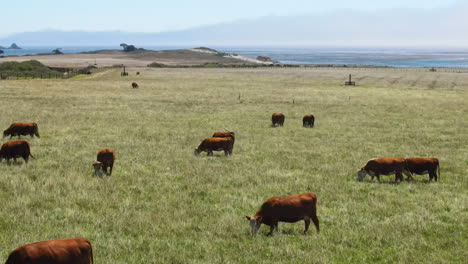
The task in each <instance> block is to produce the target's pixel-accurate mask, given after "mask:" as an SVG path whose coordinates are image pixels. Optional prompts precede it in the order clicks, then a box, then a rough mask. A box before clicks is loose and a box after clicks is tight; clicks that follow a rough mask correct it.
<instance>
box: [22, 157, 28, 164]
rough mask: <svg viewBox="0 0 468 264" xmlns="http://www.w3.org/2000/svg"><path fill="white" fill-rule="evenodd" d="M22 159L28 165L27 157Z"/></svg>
mask: <svg viewBox="0 0 468 264" xmlns="http://www.w3.org/2000/svg"><path fill="white" fill-rule="evenodd" d="M23 159H24V162H25V163H26V164H27V163H28V160H29V157H28V156H25V157H23Z"/></svg>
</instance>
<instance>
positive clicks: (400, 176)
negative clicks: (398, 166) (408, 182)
mask: <svg viewBox="0 0 468 264" xmlns="http://www.w3.org/2000/svg"><path fill="white" fill-rule="evenodd" d="M398 181H400V182H402V181H403V173H401V172H396V173H395V182H398Z"/></svg>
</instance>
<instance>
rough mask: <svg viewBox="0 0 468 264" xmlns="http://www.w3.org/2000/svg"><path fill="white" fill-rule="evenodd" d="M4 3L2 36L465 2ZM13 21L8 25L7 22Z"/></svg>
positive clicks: (165, 27) (158, 28) (176, 26)
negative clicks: (47, 31) (33, 32)
mask: <svg viewBox="0 0 468 264" xmlns="http://www.w3.org/2000/svg"><path fill="white" fill-rule="evenodd" d="M3 1H5V3H2V4H1V5H0V14H1V16H0V25H2V26H1V27H0V37H6V36H8V35H11V34H13V33H20V32H30V31H42V30H65V31H70V30H84V31H108V30H120V31H128V32H166V31H174V30H181V29H190V28H196V27H200V26H205V25H212V24H220V23H229V22H233V21H242V20H250V19H256V18H261V17H266V16H295V15H297V16H300V15H304V14H316V15H326V14H327V13H333V12H342V11H343V10H349V11H350V12H374V11H378V10H382V9H389V10H392V12H397V13H398V10H402V13H404V11H405V10H408V9H410V10H432V11H434V10H435V11H436V10H439V9H448V8H450V7H453V6H454V5H455V4H457V3H464V1H467V0H464V1H463V2H462V1H461V0H391V1H389V0H353V1H350V0H325V1H322V0H287V1H285V0H236V1H222V0H221V1H220V0H190V1H189V0H164V1H161V0H131V1H130V0H79V1H66V0H60V1H57V0H42V1H37V0H23V1H6V0H3ZM5 25H7V26H5Z"/></svg>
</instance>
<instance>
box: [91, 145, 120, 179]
mask: <svg viewBox="0 0 468 264" xmlns="http://www.w3.org/2000/svg"><path fill="white" fill-rule="evenodd" d="M96 160H97V161H99V162H101V165H102V170H103V171H104V173H106V174H107V168H108V167H109V168H110V171H109V176H111V175H112V168H113V167H114V161H115V155H114V151H113V150H112V149H101V150H99V152H98V154H97V159H96ZM93 166H94V165H93Z"/></svg>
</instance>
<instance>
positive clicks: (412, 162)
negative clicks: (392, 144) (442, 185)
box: [405, 158, 440, 181]
mask: <svg viewBox="0 0 468 264" xmlns="http://www.w3.org/2000/svg"><path fill="white" fill-rule="evenodd" d="M405 160H406V171H409V173H411V174H418V175H422V174H429V181H432V179H434V180H435V181H437V174H439V177H440V167H439V160H438V159H436V158H406V159H405ZM437 172H438V173H437Z"/></svg>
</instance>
